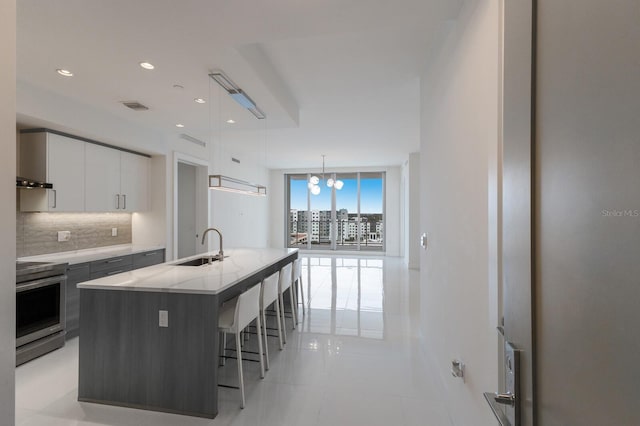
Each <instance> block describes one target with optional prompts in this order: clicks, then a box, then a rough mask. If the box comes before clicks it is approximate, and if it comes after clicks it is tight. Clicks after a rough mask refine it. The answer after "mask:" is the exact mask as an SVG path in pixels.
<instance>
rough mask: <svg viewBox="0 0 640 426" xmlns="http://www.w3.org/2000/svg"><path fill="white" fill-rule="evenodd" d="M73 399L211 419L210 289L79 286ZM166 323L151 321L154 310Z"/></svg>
mask: <svg viewBox="0 0 640 426" xmlns="http://www.w3.org/2000/svg"><path fill="white" fill-rule="evenodd" d="M80 294H81V298H80V315H81V317H82V323H81V326H80V380H79V386H78V399H79V400H81V401H94V402H105V403H111V404H117V405H125V406H132V407H139V408H146V409H152V410H159V411H168V412H175V413H183V414H189V415H194V416H201V417H209V418H213V417H215V415H216V414H217V368H218V367H217V345H218V341H217V339H218V337H217V336H218V333H217V322H218V298H217V296H215V295H188V294H175V293H156V292H135V291H117V290H87V289H81V290H80ZM160 310H167V311H168V312H169V327H166V328H165V327H159V325H158V324H159V322H158V321H159V311H160Z"/></svg>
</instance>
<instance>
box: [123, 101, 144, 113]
mask: <svg viewBox="0 0 640 426" xmlns="http://www.w3.org/2000/svg"><path fill="white" fill-rule="evenodd" d="M122 104H123V105H124V106H126V107H127V108H131V109H132V110H134V111H147V110H148V109H149V107H146V106H144V105H142V104H141V103H140V102H136V101H124V102H122Z"/></svg>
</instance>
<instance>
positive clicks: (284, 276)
mask: <svg viewBox="0 0 640 426" xmlns="http://www.w3.org/2000/svg"><path fill="white" fill-rule="evenodd" d="M291 269H292V264H291V263H287V264H286V265H284V266H283V267H282V269H281V270H280V279H279V280H278V296H279V297H280V307H281V308H282V310H281V314H282V331H283V333H282V338H283V340H284V343H287V327H286V325H287V322H286V321H285V315H284V297H283V294H284V292H285V291H287V290H289V300H290V301H291V316H292V318H291V322H292V323H293V329H294V330H295V329H296V317H297V315H296V305H295V303H294V298H295V296H294V294H293V289H292V288H291Z"/></svg>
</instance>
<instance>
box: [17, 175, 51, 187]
mask: <svg viewBox="0 0 640 426" xmlns="http://www.w3.org/2000/svg"><path fill="white" fill-rule="evenodd" d="M16 188H25V189H35V188H44V189H53V184H52V183H46V182H38V181H36V180H33V179H27V178H23V177H19V176H18V177H16Z"/></svg>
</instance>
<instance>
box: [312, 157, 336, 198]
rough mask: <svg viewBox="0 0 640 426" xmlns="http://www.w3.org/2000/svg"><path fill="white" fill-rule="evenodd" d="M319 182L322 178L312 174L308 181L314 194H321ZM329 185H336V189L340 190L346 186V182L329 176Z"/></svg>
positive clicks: (330, 186)
mask: <svg viewBox="0 0 640 426" xmlns="http://www.w3.org/2000/svg"><path fill="white" fill-rule="evenodd" d="M322 180H324V154H323V155H322ZM319 184H320V178H319V177H318V176H316V175H312V176H311V177H310V178H309V182H307V186H308V187H309V189H310V190H311V193H312V194H313V195H318V194H320V185H319ZM327 186H328V187H329V188H332V187H335V188H336V190H338V191H339V190H341V189H342V187H343V186H344V182H342V181H341V180H340V179H336V180H334V179H333V178H329V179H327Z"/></svg>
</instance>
